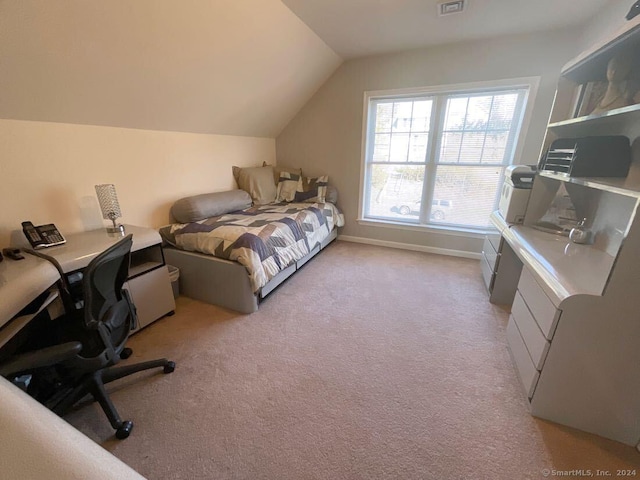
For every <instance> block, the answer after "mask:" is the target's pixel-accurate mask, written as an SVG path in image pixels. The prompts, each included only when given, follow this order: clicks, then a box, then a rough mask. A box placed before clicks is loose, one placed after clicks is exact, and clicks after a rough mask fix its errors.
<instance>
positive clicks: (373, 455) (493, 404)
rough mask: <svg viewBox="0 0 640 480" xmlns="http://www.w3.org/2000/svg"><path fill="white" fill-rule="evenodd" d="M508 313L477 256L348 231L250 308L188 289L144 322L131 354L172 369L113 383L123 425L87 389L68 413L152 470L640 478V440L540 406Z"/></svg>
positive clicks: (130, 460) (245, 475) (177, 473)
mask: <svg viewBox="0 0 640 480" xmlns="http://www.w3.org/2000/svg"><path fill="white" fill-rule="evenodd" d="M507 317H508V314H507V313H506V312H505V311H504V310H503V309H501V308H499V307H496V306H494V305H491V304H490V303H489V301H488V299H487V294H486V292H485V289H484V286H483V283H482V280H481V277H480V268H479V263H478V261H475V260H469V259H461V258H453V257H445V256H438V255H430V254H425V253H418V252H408V251H401V250H392V249H386V248H382V247H374V246H365V245H359V244H355V243H347V242H340V241H338V242H334V244H333V245H331V246H330V247H328V248H327V249H326V250H325V251H323V252H322V253H321V254H320V255H318V256H317V257H316V258H315V259H314V260H313V261H311V262H309V263H308V264H307V265H306V266H305V267H304V268H303V269H302V270H300V271H299V272H298V273H296V274H295V275H294V276H293V277H292V278H290V279H289V280H288V281H287V282H285V283H284V284H283V285H282V286H281V287H279V288H278V289H277V290H276V291H275V292H273V293H272V294H271V295H270V296H269V297H268V298H267V300H266V301H265V302H264V303H263V304H262V305H261V306H260V310H259V311H258V312H256V313H254V314H251V315H240V314H238V313H236V312H232V311H229V310H225V309H223V308H219V307H216V306H212V305H207V304H204V303H201V302H198V301H195V300H191V299H188V298H185V297H180V298H179V299H178V302H177V310H176V314H175V316H173V317H167V318H163V319H161V320H159V321H158V322H155V323H154V324H152V325H151V326H149V327H147V328H146V329H145V330H143V331H141V332H140V333H138V334H136V335H134V336H133V337H132V338H131V339H130V341H129V346H131V347H132V348H133V350H134V355H133V356H132V358H131V359H129V360H127V362H135V361H141V360H145V359H152V358H157V357H163V356H166V357H168V358H170V359H172V360H175V361H176V362H177V368H176V371H175V372H174V373H173V374H171V375H163V374H162V373H160V372H144V373H140V374H138V375H137V376H133V377H131V378H127V379H123V380H121V381H119V382H118V383H114V384H112V385H110V388H109V390H110V391H111V392H112V398H113V400H114V402H115V403H116V405H117V406H118V408H119V411H120V413H121V415H122V417H123V418H125V419H130V420H133V422H134V424H135V427H134V429H133V433H132V434H131V437H129V438H128V439H127V440H124V441H118V440H115V439H114V437H113V431H112V430H111V428H110V426H109V424H108V422H107V420H106V419H105V418H104V416H103V415H102V413H101V411H100V410H99V407H98V406H97V405H96V404H95V403H92V404H85V405H81V406H80V407H78V408H77V409H76V410H74V411H73V412H71V413H70V414H68V415H67V416H66V417H65V418H66V419H67V420H68V421H69V422H70V423H71V424H72V425H74V426H76V427H77V428H78V429H79V430H80V431H82V432H84V433H85V434H86V435H88V436H89V437H90V438H92V439H94V440H95V441H96V442H98V443H99V444H101V445H102V446H104V448H106V449H107V450H109V451H111V452H112V453H113V454H114V455H116V456H117V457H119V458H120V459H122V460H123V461H124V462H126V463H127V464H129V465H131V466H132V467H133V468H134V469H135V470H137V471H138V472H140V473H141V474H142V475H144V476H146V477H148V478H149V479H190V480H195V479H252V480H253V479H285V480H287V479H291V480H294V479H295V480H299V479H332V480H333V479H335V480H339V479H403V480H412V479H510V480H512V479H528V478H531V479H538V478H545V474H546V473H549V471H551V477H553V476H558V474H562V473H564V472H565V471H571V470H574V469H582V470H591V471H592V473H593V474H594V476H595V475H596V469H598V470H601V471H608V472H610V473H611V476H612V477H616V476H618V475H617V474H618V470H624V469H630V470H634V469H635V470H636V476H639V477H640V454H639V453H638V452H637V451H636V450H635V449H634V448H631V447H627V446H624V445H622V444H619V443H617V442H613V441H609V440H606V439H603V438H600V437H597V436H594V435H590V434H587V433H583V432H579V431H576V430H573V429H571V428H567V427H563V426H560V425H556V424H554V423H551V422H547V421H543V420H539V419H536V418H533V417H531V416H530V414H529V413H528V410H527V404H526V399H525V398H524V395H523V391H522V387H521V386H520V384H519V382H518V379H517V377H516V373H515V371H514V368H513V366H512V363H511V360H510V357H509V354H508V351H507V346H506V340H505V328H506V324H507ZM545 470H547V471H545ZM553 470H555V472H553ZM574 474H575V472H574ZM628 476H631V477H632V478H633V476H632V475H628ZM574 478H575V475H574Z"/></svg>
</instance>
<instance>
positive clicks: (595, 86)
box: [571, 82, 608, 118]
mask: <svg viewBox="0 0 640 480" xmlns="http://www.w3.org/2000/svg"><path fill="white" fill-rule="evenodd" d="M607 85H608V84H607V82H588V83H583V84H582V85H578V86H577V87H576V92H575V94H574V100H573V107H572V110H571V111H572V114H573V118H576V117H584V116H586V115H590V114H591V113H592V112H593V111H594V110H595V109H596V107H597V106H598V102H599V101H600V100H601V99H602V97H604V94H605V92H606V91H607Z"/></svg>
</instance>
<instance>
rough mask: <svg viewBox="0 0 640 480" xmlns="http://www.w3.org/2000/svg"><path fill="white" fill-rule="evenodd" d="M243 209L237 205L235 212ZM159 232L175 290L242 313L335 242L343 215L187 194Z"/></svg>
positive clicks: (319, 206)
mask: <svg viewBox="0 0 640 480" xmlns="http://www.w3.org/2000/svg"><path fill="white" fill-rule="evenodd" d="M239 207H242V208H239ZM171 212H172V216H173V217H174V218H175V219H177V220H178V221H177V222H176V223H172V224H170V225H167V226H165V227H162V228H161V229H160V234H161V236H162V238H163V240H164V244H165V249H164V255H165V260H166V262H167V263H168V264H170V265H174V266H176V267H178V268H179V269H180V289H181V292H182V293H183V294H184V295H186V296H188V297H190V298H194V299H197V300H201V301H204V302H207V303H212V304H216V305H220V306H223V307H226V308H230V309H232V310H236V311H239V312H242V313H251V312H255V311H256V310H257V309H258V305H259V303H260V302H261V301H262V299H264V298H265V297H266V296H267V295H268V294H269V293H270V292H272V291H273V290H274V289H275V288H276V287H277V286H278V285H280V284H281V283H282V282H283V281H285V280H286V279H287V278H288V277H289V276H291V275H292V274H293V273H295V272H296V270H298V269H299V268H300V267H302V266H303V265H304V264H305V263H306V262H308V261H309V260H310V259H311V258H312V257H313V256H315V255H316V254H317V253H318V252H320V251H321V250H322V249H323V248H325V247H326V246H327V245H328V244H329V243H330V242H331V241H333V240H334V239H335V238H336V237H337V228H338V227H341V226H342V225H344V217H343V215H342V213H341V212H340V211H339V210H338V208H337V207H336V206H335V205H334V204H333V203H330V202H326V201H325V202H275V203H270V204H266V205H252V198H251V197H250V196H249V195H248V194H247V192H245V191H243V190H233V191H229V192H218V193H212V194H205V195H199V196H195V197H187V198H185V199H181V200H180V201H178V202H176V204H174V206H173V207H172V210H171Z"/></svg>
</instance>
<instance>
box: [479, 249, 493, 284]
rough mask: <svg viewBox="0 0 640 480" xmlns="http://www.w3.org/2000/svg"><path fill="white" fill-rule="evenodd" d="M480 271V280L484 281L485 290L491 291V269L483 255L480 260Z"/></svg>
mask: <svg viewBox="0 0 640 480" xmlns="http://www.w3.org/2000/svg"><path fill="white" fill-rule="evenodd" d="M480 271H481V272H482V279H483V280H484V284H485V286H486V287H487V290H489V291H491V288H492V287H493V268H492V267H491V266H490V265H489V262H487V257H486V256H485V255H482V258H481V259H480Z"/></svg>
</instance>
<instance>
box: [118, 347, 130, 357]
mask: <svg viewBox="0 0 640 480" xmlns="http://www.w3.org/2000/svg"><path fill="white" fill-rule="evenodd" d="M132 353H133V350H131V349H130V348H128V347H127V348H123V349H122V352H120V358H121V359H122V360H126V359H127V358H129V357H130V356H131V354H132Z"/></svg>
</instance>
